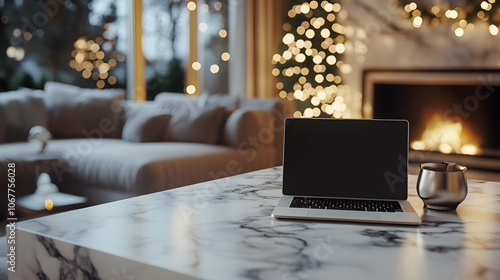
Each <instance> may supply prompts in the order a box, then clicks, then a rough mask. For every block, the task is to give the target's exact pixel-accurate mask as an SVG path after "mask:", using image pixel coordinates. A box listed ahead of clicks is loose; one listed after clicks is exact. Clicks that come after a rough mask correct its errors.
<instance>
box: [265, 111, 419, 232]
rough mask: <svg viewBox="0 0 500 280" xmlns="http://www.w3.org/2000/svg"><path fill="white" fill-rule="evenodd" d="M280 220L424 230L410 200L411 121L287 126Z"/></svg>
mask: <svg viewBox="0 0 500 280" xmlns="http://www.w3.org/2000/svg"><path fill="white" fill-rule="evenodd" d="M282 191H283V196H282V197H281V198H280V200H279V202H278V205H277V206H276V207H275V209H274V211H273V213H272V216H273V217H275V218H289V219H311V220H335V221H356V222H373V223H390V224H406V225H418V224H420V223H421V219H420V217H419V216H418V215H417V213H416V212H415V210H414V209H413V207H412V206H411V204H410V203H409V202H408V201H407V198H408V121H406V120H364V119H359V120H358V119H308V118H288V119H286V120H285V143H284V160H283V188H282Z"/></svg>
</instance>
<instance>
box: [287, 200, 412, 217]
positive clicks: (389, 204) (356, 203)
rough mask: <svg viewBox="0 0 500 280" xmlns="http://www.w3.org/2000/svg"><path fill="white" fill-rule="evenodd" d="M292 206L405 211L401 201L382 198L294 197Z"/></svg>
mask: <svg viewBox="0 0 500 280" xmlns="http://www.w3.org/2000/svg"><path fill="white" fill-rule="evenodd" d="M290 207H291V208H311V209H328V210H351V211H369V212H394V213H396V212H398V213H401V212H403V209H401V206H400V205H399V202H397V201H380V200H355V199H334V198H310V197H294V198H293V200H292V203H291V204H290Z"/></svg>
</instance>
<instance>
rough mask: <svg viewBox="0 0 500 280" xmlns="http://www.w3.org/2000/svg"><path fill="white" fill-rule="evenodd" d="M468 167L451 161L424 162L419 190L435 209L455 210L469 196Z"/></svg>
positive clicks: (425, 200) (418, 183)
mask: <svg viewBox="0 0 500 280" xmlns="http://www.w3.org/2000/svg"><path fill="white" fill-rule="evenodd" d="M465 170H467V167H465V166H463V165H459V164H456V163H451V162H441V163H422V164H421V165H420V174H419V175H418V181H417V192H418V195H419V196H420V198H421V199H422V200H423V201H424V204H425V206H427V208H429V209H433V210H454V209H456V208H457V206H458V205H459V204H460V203H461V202H462V201H463V200H464V199H465V197H466V196H467V178H466V176H465Z"/></svg>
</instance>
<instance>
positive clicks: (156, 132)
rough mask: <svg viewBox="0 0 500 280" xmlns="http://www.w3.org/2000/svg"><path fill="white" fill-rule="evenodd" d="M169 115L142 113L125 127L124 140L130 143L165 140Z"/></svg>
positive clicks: (135, 116) (131, 119)
mask: <svg viewBox="0 0 500 280" xmlns="http://www.w3.org/2000/svg"><path fill="white" fill-rule="evenodd" d="M171 118H172V116H170V115H167V114H155V113H154V112H152V113H142V114H135V115H134V117H132V118H129V119H127V122H126V123H125V125H124V126H123V132H122V139H124V140H127V141H129V142H157V141H161V140H163V139H164V138H165V137H164V136H165V131H166V129H167V125H168V122H169V121H170V119H171Z"/></svg>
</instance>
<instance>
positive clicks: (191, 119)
mask: <svg viewBox="0 0 500 280" xmlns="http://www.w3.org/2000/svg"><path fill="white" fill-rule="evenodd" d="M158 106H159V107H160V108H161V111H162V112H163V113H165V114H169V115H171V116H172V119H171V120H170V123H169V125H168V127H167V132H166V138H165V140H166V141H174V142H195V143H205V144H216V143H217V140H218V138H219V135H220V128H221V126H222V121H223V119H224V116H225V114H226V108H224V107H203V106H200V105H199V103H197V102H195V101H194V100H190V99H177V100H176V99H171V100H168V101H159V102H158Z"/></svg>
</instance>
